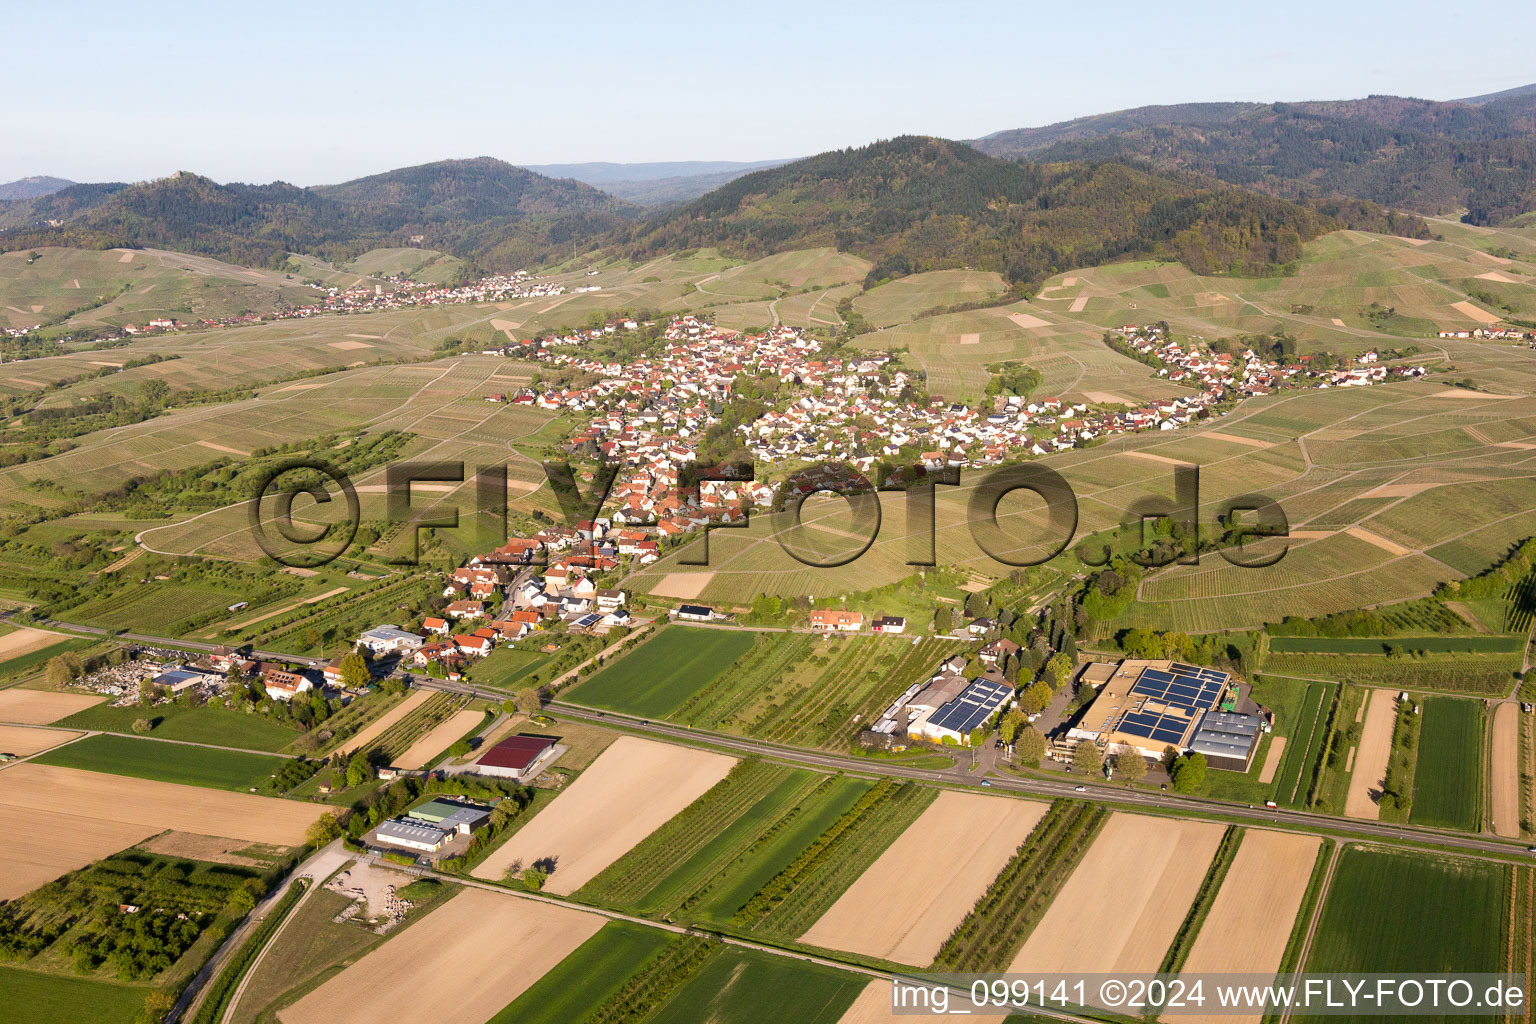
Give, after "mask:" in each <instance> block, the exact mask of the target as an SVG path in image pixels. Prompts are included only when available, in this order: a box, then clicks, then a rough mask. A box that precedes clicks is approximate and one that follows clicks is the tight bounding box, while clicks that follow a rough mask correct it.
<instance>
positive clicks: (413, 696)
mask: <svg viewBox="0 0 1536 1024" xmlns="http://www.w3.org/2000/svg"><path fill="white" fill-rule="evenodd" d="M430 696H432V695H431V694H430V693H428V692H427V691H426V690H412V691H411V692H410V693H409V694H407V695H406V698H405V700H403V701H401V702H400V703H399V704H396V705H395V706H394V707H392V708H390V709H389V710H388V711H386V712H384V714H383V715H382V716H381V717H380V718H379V719H378V721H376V722H374V723H373V724H372V725H370V726H368V728H366V729H364V730H363V731H362V732H360V733H358V734H357V735H355V736H353V737H352V738H351V739H349V740H347V741H346V742H344V743H343V744H342V750H344V751H345V752H347V753H349V754H350V753H351V752H352V751H354V750H359V749H361V748H363V747H366V746H367V745H368V744H370V743H372V742H373V741H374V740H376V739H378V738H379V737H380V736H382V735H384V733H385V732H386V731H387V730H388V729H389V727H390V726H392V725H394V724H395V723H396V722H398V721H400V719H402V718H404V717H405V716H406V715H408V714H410V713H411V712H412V711H415V710H416V709H417V708H419V707H421V706H422V705H423V704H425V703H426V702H427V698H428V697H430Z"/></svg>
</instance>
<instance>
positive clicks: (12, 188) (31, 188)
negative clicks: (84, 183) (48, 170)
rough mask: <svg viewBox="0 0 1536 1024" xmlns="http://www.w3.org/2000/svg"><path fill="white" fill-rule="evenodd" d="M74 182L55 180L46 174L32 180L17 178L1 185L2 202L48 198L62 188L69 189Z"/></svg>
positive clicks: (36, 176)
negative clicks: (40, 197) (39, 197)
mask: <svg viewBox="0 0 1536 1024" xmlns="http://www.w3.org/2000/svg"><path fill="white" fill-rule="evenodd" d="M73 184H74V182H72V181H70V180H69V179H67V178H53V177H49V176H48V175H46V174H35V175H33V176H32V177H30V178H17V179H16V180H15V181H7V182H4V183H3V184H0V202H11V201H12V200H15V199H36V198H37V197H38V196H46V195H49V194H51V193H54V192H57V191H58V190H59V189H61V188H68V187H69V186H71V185H73Z"/></svg>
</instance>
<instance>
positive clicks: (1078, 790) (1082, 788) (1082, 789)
mask: <svg viewBox="0 0 1536 1024" xmlns="http://www.w3.org/2000/svg"><path fill="white" fill-rule="evenodd" d="M1072 792H1074V793H1086V792H1088V787H1087V786H1073V787H1072Z"/></svg>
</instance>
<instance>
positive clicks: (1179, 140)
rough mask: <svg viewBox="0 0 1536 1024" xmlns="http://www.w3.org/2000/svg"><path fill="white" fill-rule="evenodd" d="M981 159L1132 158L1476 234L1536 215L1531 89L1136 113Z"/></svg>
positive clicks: (1028, 136) (1067, 125)
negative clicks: (1403, 213) (1410, 215)
mask: <svg viewBox="0 0 1536 1024" xmlns="http://www.w3.org/2000/svg"><path fill="white" fill-rule="evenodd" d="M974 144H975V146H976V147H977V148H978V149H980V150H981V151H982V152H985V153H989V154H991V155H993V156H998V157H1003V158H1007V159H1018V158H1025V157H1027V158H1029V159H1032V160H1041V161H1047V162H1049V161H1059V160H1060V161H1071V160H1131V161H1141V162H1145V163H1147V164H1148V165H1150V166H1151V167H1153V168H1156V169H1159V170H1186V171H1195V172H1197V173H1200V174H1206V175H1210V176H1212V177H1215V178H1219V179H1221V180H1223V181H1226V182H1230V183H1232V184H1235V185H1241V186H1244V187H1247V188H1254V189H1259V190H1261V191H1264V192H1268V193H1270V194H1272V195H1276V196H1281V197H1284V198H1292V199H1304V198H1316V197H1323V196H1328V195H1342V196H1349V197H1353V198H1358V199H1366V200H1370V201H1373V202H1377V203H1382V204H1385V205H1389V206H1394V207H1398V208H1401V209H1408V210H1414V211H1417V212H1421V213H1434V214H1444V213H1449V212H1451V211H1453V210H1456V209H1459V208H1463V207H1464V208H1466V209H1467V210H1468V211H1469V212H1468V214H1467V219H1468V221H1469V222H1471V223H1474V224H1493V223H1502V222H1505V221H1508V220H1511V219H1513V218H1514V217H1517V216H1519V215H1520V214H1522V213H1524V212H1527V211H1529V210H1531V209H1533V208H1536V86H1522V87H1520V88H1517V89H1508V90H1505V91H1504V92H1501V93H1490V94H1488V95H1487V96H1481V97H1472V98H1470V99H1468V100H1456V101H1450V102H1437V101H1433V100H1418V99H1409V98H1404V97H1399V96H1368V97H1366V98H1364V99H1359V100H1329V101H1316V102H1305V103H1191V104H1181V105H1177V106H1163V107H1138V108H1135V109H1132V110H1121V111H1115V112H1112V113H1108V114H1098V115H1094V116H1092V117H1084V118H1078V119H1075V120H1072V121H1063V122H1060V123H1058V124H1053V125H1045V126H1043V127H1039V128H1020V129H1011V130H1008V131H1002V132H996V133H994V134H992V135H988V136H986V137H984V138H982V139H978V140H976V141H975V143H974Z"/></svg>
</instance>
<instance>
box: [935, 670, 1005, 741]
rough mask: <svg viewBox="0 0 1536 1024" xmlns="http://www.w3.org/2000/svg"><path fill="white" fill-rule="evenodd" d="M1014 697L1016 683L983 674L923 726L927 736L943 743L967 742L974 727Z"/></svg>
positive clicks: (984, 721)
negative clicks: (1014, 684) (984, 676)
mask: <svg viewBox="0 0 1536 1024" xmlns="http://www.w3.org/2000/svg"><path fill="white" fill-rule="evenodd" d="M1012 697H1013V687H1012V686H1011V685H1009V684H1008V683H1004V682H998V681H997V680H993V679H985V678H980V677H978V678H976V679H973V680H971V682H970V683H969V684H967V685H966V687H965V689H963V690H961V691H960V693H959V694H957V695H956V696H955V699H954V700H952V701H950V702H949V703H947V704H945V705H944V706H943V707H941V708H939V710H938V711H936V712H935V713H934V714H933V715H932V716H931V717H930V718H929V719H928V721H927V722H926V723H925V724H924V726H923V736H924V738H925V739H930V740H935V741H937V742H940V743H942V742H943V741H945V740H954V741H955V742H956V743H965V742H967V741H968V740H969V739H970V736H971V732H972V730H974V729H977V728H980V727H981V726H982V725H984V724H985V723H986V722H987V720H988V719H990V718H991V717H992V716H993V715H995V714H997V713H998V712H999V711H1000V710H1002V708H1003V706H1004V705H1005V704H1007V703H1008V701H1009V699H1010V698H1012Z"/></svg>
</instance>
